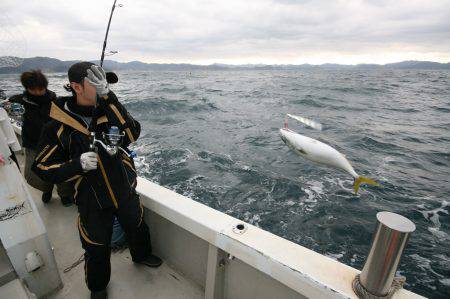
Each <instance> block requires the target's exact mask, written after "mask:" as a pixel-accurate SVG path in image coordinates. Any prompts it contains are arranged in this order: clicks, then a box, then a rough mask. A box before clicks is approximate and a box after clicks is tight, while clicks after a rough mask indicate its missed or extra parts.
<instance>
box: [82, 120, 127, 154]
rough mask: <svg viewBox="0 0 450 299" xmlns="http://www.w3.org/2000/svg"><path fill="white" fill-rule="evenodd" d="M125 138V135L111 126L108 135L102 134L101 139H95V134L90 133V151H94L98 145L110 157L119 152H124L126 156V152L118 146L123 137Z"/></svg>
mask: <svg viewBox="0 0 450 299" xmlns="http://www.w3.org/2000/svg"><path fill="white" fill-rule="evenodd" d="M124 136H125V133H123V132H121V131H120V130H119V128H118V127H116V126H111V127H110V128H109V130H108V133H102V137H103V138H102V139H103V140H104V142H103V141H102V140H101V139H97V138H96V137H95V133H94V132H92V133H91V146H90V147H91V150H94V151H96V147H97V146H96V144H99V145H101V146H102V147H103V149H104V150H105V151H106V152H107V153H108V154H109V155H110V156H115V155H116V154H117V153H118V151H119V150H121V151H122V152H124V153H125V154H126V155H127V156H129V154H128V153H127V151H125V150H124V149H123V148H121V147H120V146H121V145H122V140H123V137H124Z"/></svg>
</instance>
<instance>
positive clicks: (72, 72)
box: [67, 61, 95, 83]
mask: <svg viewBox="0 0 450 299" xmlns="http://www.w3.org/2000/svg"><path fill="white" fill-rule="evenodd" d="M93 65H95V64H94V63H92V62H88V61H83V62H77V63H75V64H73V65H72V66H71V67H70V68H69V71H68V72H67V75H68V76H69V82H76V83H81V82H82V81H83V79H84V78H85V77H87V70H88V69H90V68H91V66H93Z"/></svg>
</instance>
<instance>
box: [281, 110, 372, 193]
mask: <svg viewBox="0 0 450 299" xmlns="http://www.w3.org/2000/svg"><path fill="white" fill-rule="evenodd" d="M289 116H290V115H289ZM297 120H298V119H297ZM280 134H281V139H282V140H283V142H284V143H285V144H286V145H287V146H289V147H290V148H291V149H292V150H293V151H294V152H295V153H297V154H298V155H300V156H302V157H304V158H305V159H308V160H310V161H313V162H316V163H320V164H324V165H327V166H331V167H334V168H337V169H341V170H343V171H345V172H347V173H349V174H350V175H351V176H352V177H353V179H354V184H353V190H354V191H355V194H357V193H358V190H359V186H360V185H361V184H362V183H366V184H370V185H375V186H378V183H377V182H375V181H374V180H372V179H369V178H366V177H363V176H361V175H358V174H357V173H356V171H355V170H354V169H353V167H352V165H351V164H350V162H349V161H348V160H347V158H346V157H345V156H344V155H343V154H341V153H340V152H338V151H337V150H336V149H334V148H333V147H331V146H329V145H328V144H325V143H323V142H320V141H319V140H316V139H313V138H310V137H307V136H304V135H301V134H298V133H296V132H294V131H292V130H290V129H288V128H287V125H285V127H284V128H281V129H280Z"/></svg>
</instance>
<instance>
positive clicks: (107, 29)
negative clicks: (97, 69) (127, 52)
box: [100, 0, 123, 66]
mask: <svg viewBox="0 0 450 299" xmlns="http://www.w3.org/2000/svg"><path fill="white" fill-rule="evenodd" d="M116 2H117V0H114V3H113V6H112V8H111V14H110V15H109V21H108V26H107V27H106V34H105V40H104V41H103V49H102V57H101V58H100V66H103V60H104V59H105V49H106V43H107V42H108V33H109V27H110V26H111V20H112V16H113V14H114V10H115V9H116ZM117 6H118V7H122V6H123V5H122V4H119V5H117ZM115 53H117V51H116V52H114V53H113V54H115Z"/></svg>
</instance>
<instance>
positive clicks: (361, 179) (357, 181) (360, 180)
mask: <svg viewBox="0 0 450 299" xmlns="http://www.w3.org/2000/svg"><path fill="white" fill-rule="evenodd" d="M362 183H365V184H369V185H373V186H379V185H380V184H378V183H377V182H375V181H374V180H372V179H369V178H366V177H363V176H359V177H357V178H356V179H355V183H354V184H353V190H355V194H358V190H359V185H361V184H362Z"/></svg>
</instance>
